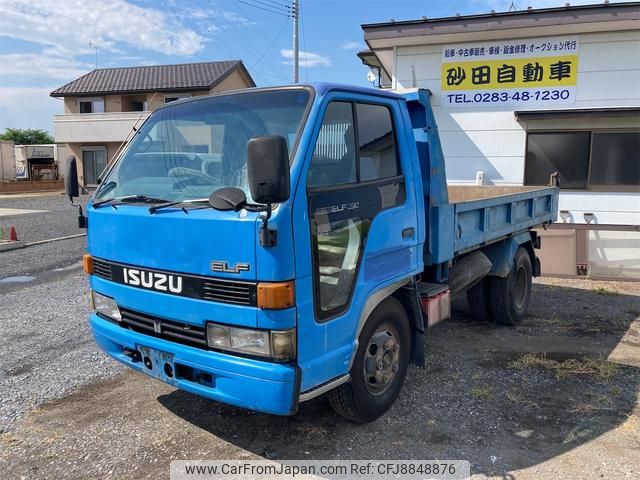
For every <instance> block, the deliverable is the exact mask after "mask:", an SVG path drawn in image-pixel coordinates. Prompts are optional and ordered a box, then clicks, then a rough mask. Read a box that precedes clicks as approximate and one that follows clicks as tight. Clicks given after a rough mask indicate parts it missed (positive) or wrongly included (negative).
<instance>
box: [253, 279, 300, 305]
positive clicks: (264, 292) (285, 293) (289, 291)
mask: <svg viewBox="0 0 640 480" xmlns="http://www.w3.org/2000/svg"><path fill="white" fill-rule="evenodd" d="M294 295H295V293H294V288H293V281H290V282H277V283H259V284H258V307H259V308H263V309H266V310H279V309H283V308H289V307H293V305H294V303H295V300H294V298H295V297H294Z"/></svg>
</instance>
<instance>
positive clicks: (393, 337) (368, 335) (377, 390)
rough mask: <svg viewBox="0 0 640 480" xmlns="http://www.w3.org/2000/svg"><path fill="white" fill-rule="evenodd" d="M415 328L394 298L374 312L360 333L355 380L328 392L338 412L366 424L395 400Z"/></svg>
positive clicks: (353, 373)
mask: <svg viewBox="0 0 640 480" xmlns="http://www.w3.org/2000/svg"><path fill="white" fill-rule="evenodd" d="M410 349H411V328H410V326H409V318H408V317H407V313H406V311H405V309H404V308H403V307H402V304H400V302H399V301H398V300H396V299H395V298H393V297H389V298H387V299H386V300H384V301H383V302H382V303H381V304H380V305H378V307H376V309H375V310H374V311H373V312H372V313H371V315H370V316H369V318H368V319H367V321H366V322H365V324H364V328H363V329H362V332H361V333H360V337H359V344H358V351H357V352H356V356H355V359H354V362H353V365H352V366H351V370H350V374H351V381H350V382H348V383H345V384H343V385H340V386H339V387H337V388H334V389H333V390H331V391H330V392H329V393H328V398H329V402H330V403H331V406H332V407H333V409H334V410H335V411H336V413H337V414H338V415H341V416H343V417H345V418H346V419H348V420H351V421H354V422H358V423H366V422H371V421H373V420H375V419H376V418H378V417H379V416H381V415H382V414H384V413H385V412H386V411H387V410H389V408H390V407H391V405H393V402H395V400H396V398H397V397H398V394H399V393H400V389H401V388H402V384H403V383H404V379H405V376H406V374H407V368H408V366H409V356H410V353H411V352H410Z"/></svg>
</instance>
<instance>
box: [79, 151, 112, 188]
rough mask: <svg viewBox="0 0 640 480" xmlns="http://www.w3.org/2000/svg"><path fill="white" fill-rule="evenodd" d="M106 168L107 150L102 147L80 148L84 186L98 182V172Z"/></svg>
mask: <svg viewBox="0 0 640 480" xmlns="http://www.w3.org/2000/svg"><path fill="white" fill-rule="evenodd" d="M105 168H107V150H106V148H104V147H83V148H82V171H83V176H84V184H85V186H95V185H97V184H98V179H99V178H100V174H101V173H102V172H103V171H104V169H105Z"/></svg>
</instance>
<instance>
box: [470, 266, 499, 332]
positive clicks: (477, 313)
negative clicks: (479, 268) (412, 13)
mask: <svg viewBox="0 0 640 480" xmlns="http://www.w3.org/2000/svg"><path fill="white" fill-rule="evenodd" d="M489 290H490V286H489V277H484V278H483V279H482V280H480V281H479V282H478V283H476V284H475V285H474V286H473V287H471V288H470V289H469V290H467V304H468V307H469V314H470V315H471V316H472V317H473V318H475V319H476V320H480V321H482V322H490V321H493V314H492V312H491V294H490V293H489Z"/></svg>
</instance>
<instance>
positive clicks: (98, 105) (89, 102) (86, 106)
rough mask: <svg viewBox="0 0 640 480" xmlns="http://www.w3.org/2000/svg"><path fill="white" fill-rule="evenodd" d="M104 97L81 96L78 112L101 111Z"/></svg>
mask: <svg viewBox="0 0 640 480" xmlns="http://www.w3.org/2000/svg"><path fill="white" fill-rule="evenodd" d="M103 112H104V98H83V99H82V100H80V113H103Z"/></svg>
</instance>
